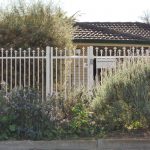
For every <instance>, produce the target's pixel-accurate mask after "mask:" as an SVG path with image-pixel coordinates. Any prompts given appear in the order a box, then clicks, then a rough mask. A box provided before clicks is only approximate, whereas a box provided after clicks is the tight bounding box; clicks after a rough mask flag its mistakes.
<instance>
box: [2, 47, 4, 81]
mask: <svg viewBox="0 0 150 150" xmlns="http://www.w3.org/2000/svg"><path fill="white" fill-rule="evenodd" d="M1 51H2V55H1V57H2V61H1V63H2V64H1V67H2V76H1V83H3V80H4V79H3V75H4V72H3V70H4V60H3V57H4V49H3V48H2V49H1Z"/></svg>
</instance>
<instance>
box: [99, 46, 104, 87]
mask: <svg viewBox="0 0 150 150" xmlns="http://www.w3.org/2000/svg"><path fill="white" fill-rule="evenodd" d="M100 56H101V57H102V56H103V50H102V49H101V50H100ZM100 83H101V85H102V83H103V68H102V67H101V70H100Z"/></svg>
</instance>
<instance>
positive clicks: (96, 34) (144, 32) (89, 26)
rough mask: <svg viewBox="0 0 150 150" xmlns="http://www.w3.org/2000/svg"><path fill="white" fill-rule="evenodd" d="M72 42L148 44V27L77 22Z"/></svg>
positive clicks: (128, 24) (137, 23)
mask: <svg viewBox="0 0 150 150" xmlns="http://www.w3.org/2000/svg"><path fill="white" fill-rule="evenodd" d="M75 26H76V27H77V29H76V30H75V32H74V34H73V40H74V42H103V41H105V42H124V43H126V42H130V43H134V42H138V43H140V42H141V43H142V42H145V43H150V25H148V24H145V23H140V22H77V23H76V24H75Z"/></svg>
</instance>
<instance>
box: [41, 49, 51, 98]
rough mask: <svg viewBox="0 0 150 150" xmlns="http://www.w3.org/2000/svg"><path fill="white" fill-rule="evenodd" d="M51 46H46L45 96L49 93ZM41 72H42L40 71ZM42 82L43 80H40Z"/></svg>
mask: <svg viewBox="0 0 150 150" xmlns="http://www.w3.org/2000/svg"><path fill="white" fill-rule="evenodd" d="M50 54H51V48H50V47H49V46H47V47H46V96H48V95H49V94H50V95H51V94H52V93H51V90H50V84H51V76H50V75H51V74H50V73H51V72H50V64H51V56H50ZM42 74H43V73H42ZM42 82H43V81H42Z"/></svg>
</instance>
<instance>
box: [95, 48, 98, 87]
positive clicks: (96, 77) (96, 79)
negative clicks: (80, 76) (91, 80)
mask: <svg viewBox="0 0 150 150" xmlns="http://www.w3.org/2000/svg"><path fill="white" fill-rule="evenodd" d="M95 50H96V57H97V56H98V47H96V48H95ZM95 81H96V85H98V69H97V68H96V76H95Z"/></svg>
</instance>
